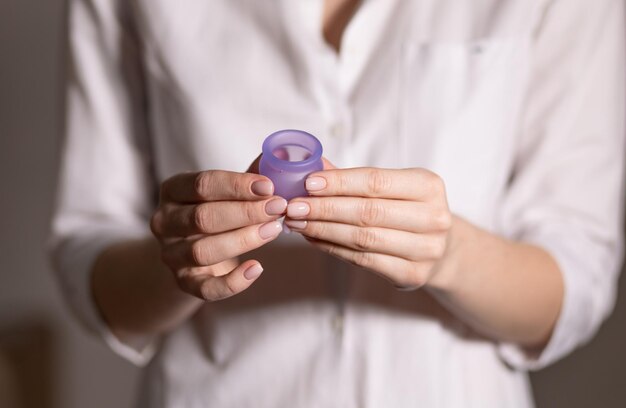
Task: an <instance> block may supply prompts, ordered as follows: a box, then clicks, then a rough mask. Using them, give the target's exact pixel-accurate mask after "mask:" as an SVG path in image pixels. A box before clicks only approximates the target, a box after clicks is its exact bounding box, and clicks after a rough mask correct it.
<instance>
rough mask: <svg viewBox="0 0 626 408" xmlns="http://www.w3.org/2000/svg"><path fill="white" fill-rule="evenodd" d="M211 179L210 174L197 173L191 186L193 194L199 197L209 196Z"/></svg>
mask: <svg viewBox="0 0 626 408" xmlns="http://www.w3.org/2000/svg"><path fill="white" fill-rule="evenodd" d="M211 179H212V177H211V173H210V172H208V171H202V172H200V173H198V174H197V175H196V178H195V180H194V184H193V188H194V191H195V193H196V194H197V195H199V196H206V195H209V194H210V191H211V187H212V184H213V183H212V182H211Z"/></svg>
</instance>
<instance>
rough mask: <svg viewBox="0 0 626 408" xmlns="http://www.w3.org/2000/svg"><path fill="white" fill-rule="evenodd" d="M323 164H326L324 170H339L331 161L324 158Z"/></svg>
mask: <svg viewBox="0 0 626 408" xmlns="http://www.w3.org/2000/svg"><path fill="white" fill-rule="evenodd" d="M322 163H323V164H324V170H334V169H336V168H337V166H335V165H334V164H332V163H331V162H330V160H328V159H327V158H325V157H322Z"/></svg>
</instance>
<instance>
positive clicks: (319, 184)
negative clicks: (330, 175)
mask: <svg viewBox="0 0 626 408" xmlns="http://www.w3.org/2000/svg"><path fill="white" fill-rule="evenodd" d="M304 184H305V186H306V189H307V190H308V191H320V190H323V189H325V188H326V179H325V178H323V177H309V178H308V179H306V182H305V183H304Z"/></svg>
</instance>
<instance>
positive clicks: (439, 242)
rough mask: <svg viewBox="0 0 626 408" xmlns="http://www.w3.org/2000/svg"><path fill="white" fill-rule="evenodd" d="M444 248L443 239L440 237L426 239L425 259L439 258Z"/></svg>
mask: <svg viewBox="0 0 626 408" xmlns="http://www.w3.org/2000/svg"><path fill="white" fill-rule="evenodd" d="M445 249H446V243H445V240H444V239H442V238H432V239H429V240H428V244H427V246H426V258H427V259H439V258H441V257H442V256H443V254H444V252H445Z"/></svg>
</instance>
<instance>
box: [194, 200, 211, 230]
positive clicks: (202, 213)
mask: <svg viewBox="0 0 626 408" xmlns="http://www.w3.org/2000/svg"><path fill="white" fill-rule="evenodd" d="M192 217H193V219H192V222H193V226H194V227H195V228H196V229H197V230H198V231H200V232H206V233H209V232H211V231H213V217H212V214H211V212H210V211H208V210H207V208H206V207H204V206H202V205H197V206H195V207H194V209H193V211H192Z"/></svg>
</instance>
